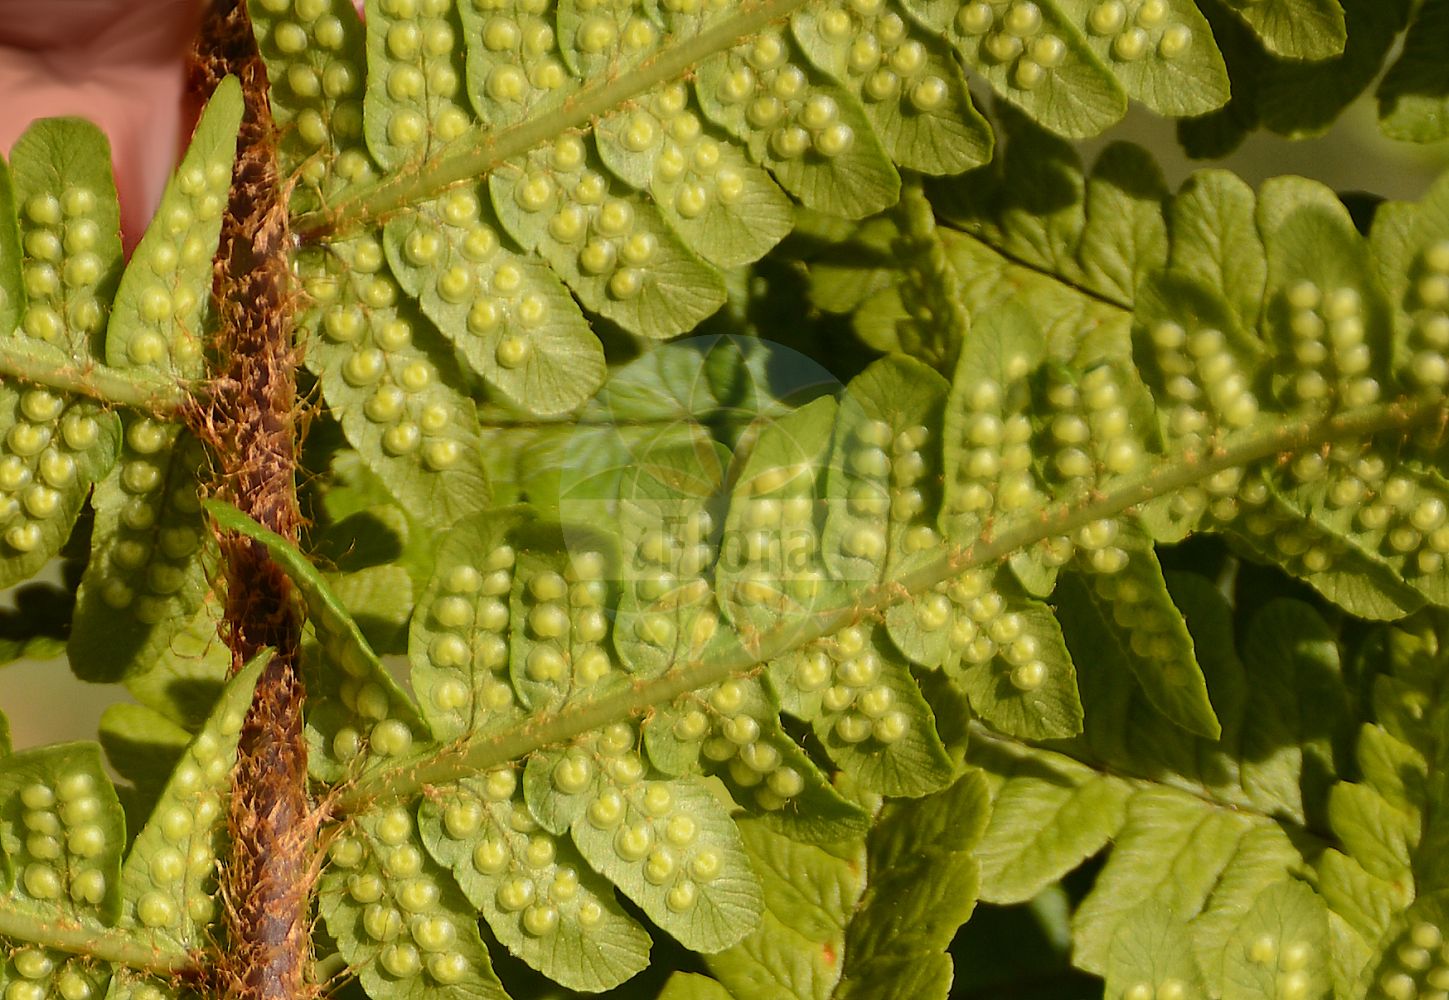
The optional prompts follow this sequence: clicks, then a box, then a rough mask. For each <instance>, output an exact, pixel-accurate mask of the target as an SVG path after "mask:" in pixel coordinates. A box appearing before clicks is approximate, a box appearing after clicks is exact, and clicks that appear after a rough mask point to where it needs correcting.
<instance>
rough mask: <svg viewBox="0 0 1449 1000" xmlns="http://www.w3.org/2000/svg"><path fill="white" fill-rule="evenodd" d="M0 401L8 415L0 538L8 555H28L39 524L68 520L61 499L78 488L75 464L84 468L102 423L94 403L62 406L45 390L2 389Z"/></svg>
mask: <svg viewBox="0 0 1449 1000" xmlns="http://www.w3.org/2000/svg"><path fill="white" fill-rule="evenodd" d="M0 398H5V399H6V402H8V403H9V404H10V405H9V406H8V407H6V408H7V409H9V410H10V411H11V414H12V416H11V419H10V421H7V422H8V423H10V428H9V430H7V431H6V432H5V452H6V454H5V455H4V457H3V458H0V526H3V528H4V534H3V536H0V537H3V538H4V541H5V545H6V547H7V548H9V549H10V550H11V553H26V552H32V551H35V550H36V549H37V548H38V547H39V546H40V545H41V542H42V540H43V539H44V537H45V530H44V526H45V522H47V521H49V520H50V519H52V518H55V517H56V516H57V515H58V514H64V516H67V517H69V516H73V511H71V510H65V509H64V508H66V507H67V506H68V504H67V503H66V494H67V493H71V492H74V489H75V487H76V486H77V485H78V483H79V480H80V475H79V471H78V470H79V465H80V464H81V463H86V464H90V461H91V456H90V453H91V452H92V450H93V449H95V448H96V447H97V445H98V444H101V443H102V437H103V435H102V427H101V423H100V421H102V420H103V419H105V418H104V417H102V415H101V414H100V412H99V410H98V408H97V407H96V406H95V405H94V404H91V403H87V402H84V401H80V402H74V403H70V404H69V405H67V401H66V400H65V399H64V398H63V397H61V396H58V395H56V394H55V393H53V392H49V391H48V390H45V389H26V390H23V391H21V392H19V393H16V392H14V391H12V390H9V389H5V390H0ZM66 527H67V525H59V526H58V527H57V530H58V531H61V532H64V531H65V529H66Z"/></svg>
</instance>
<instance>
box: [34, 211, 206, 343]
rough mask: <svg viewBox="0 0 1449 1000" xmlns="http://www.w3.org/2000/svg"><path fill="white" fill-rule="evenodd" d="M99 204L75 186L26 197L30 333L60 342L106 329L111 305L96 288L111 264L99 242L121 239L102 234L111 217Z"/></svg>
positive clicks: (111, 234)
mask: <svg viewBox="0 0 1449 1000" xmlns="http://www.w3.org/2000/svg"><path fill="white" fill-rule="evenodd" d="M99 208H100V202H99V200H98V199H97V198H96V195H95V193H94V192H93V191H91V190H90V189H89V188H87V187H82V186H80V185H74V184H72V185H66V186H65V187H64V188H62V189H61V190H60V191H59V197H57V196H56V194H54V193H51V192H49V191H46V192H43V193H38V194H35V195H32V196H31V197H30V198H28V199H27V200H26V202H25V206H24V210H23V211H22V212H20V213H19V220H20V228H21V246H22V252H23V253H24V257H25V267H24V272H23V280H24V287H25V294H26V297H27V299H28V300H29V302H28V304H27V308H26V310H25V314H24V318H23V319H22V320H21V323H20V329H21V331H22V332H24V333H25V334H26V335H27V336H30V337H33V338H35V339H36V340H41V341H44V342H46V343H49V344H56V345H58V346H60V345H64V344H65V343H66V342H67V341H68V340H69V339H70V338H72V337H77V338H79V339H81V340H82V341H85V340H87V339H93V338H95V337H97V336H99V335H100V333H101V331H102V330H103V329H104V328H105V324H106V303H103V302H102V301H101V300H100V299H98V298H97V293H98V291H99V289H98V287H97V286H98V285H99V284H100V283H101V281H102V280H103V279H106V278H107V277H109V276H108V275H107V273H106V272H107V271H108V270H109V268H110V265H111V263H112V262H111V261H108V260H105V259H104V258H103V257H102V256H101V253H99V252H97V251H102V252H104V251H105V250H106V249H107V248H105V247H102V246H100V244H101V243H102V240H103V239H106V237H108V242H109V243H114V242H115V239H116V238H115V234H114V232H111V233H109V234H105V236H103V233H104V232H105V231H104V230H103V229H102V226H103V225H104V224H105V223H106V222H107V220H106V219H105V218H104V216H102V215H101V214H100V211H99ZM208 256H209V254H208ZM166 311H167V312H169V310H166Z"/></svg>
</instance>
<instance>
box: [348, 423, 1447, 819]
mask: <svg viewBox="0 0 1449 1000" xmlns="http://www.w3.org/2000/svg"><path fill="white" fill-rule="evenodd" d="M1445 420H1449V409H1446V406H1445V401H1444V400H1442V399H1434V400H1431V401H1421V402H1414V401H1399V402H1395V403H1387V404H1381V405H1377V406H1370V407H1362V408H1360V409H1356V410H1351V411H1348V412H1345V413H1341V414H1338V415H1335V416H1330V417H1325V418H1322V419H1317V420H1309V421H1296V422H1294V421H1289V420H1287V419H1285V421H1284V422H1283V423H1280V424H1278V425H1276V426H1275V427H1273V429H1272V430H1270V431H1268V432H1267V433H1264V434H1257V435H1253V436H1251V437H1243V438H1241V439H1239V440H1236V441H1230V442H1228V443H1226V444H1225V445H1223V446H1222V447H1219V448H1217V449H1215V450H1213V451H1211V452H1209V453H1207V454H1204V455H1192V454H1189V455H1184V456H1177V457H1174V459H1173V460H1171V461H1163V462H1159V463H1157V465H1156V466H1155V467H1154V468H1151V469H1149V470H1146V471H1144V472H1141V473H1138V474H1136V475H1133V476H1128V477H1123V479H1122V480H1121V481H1120V482H1119V483H1117V484H1116V485H1115V486H1114V487H1113V488H1112V489H1111V491H1110V492H1106V493H1097V494H1092V495H1089V496H1087V497H1085V498H1082V499H1079V500H1075V501H1065V502H1061V503H1057V504H1054V505H1049V506H1047V507H1046V508H1044V509H1042V510H1039V511H1034V512H1031V513H1030V514H1028V515H1025V516H1020V517H1017V518H1014V519H1013V520H1012V521H1011V522H1010V523H1008V524H1006V525H1003V526H1001V527H1000V528H999V529H998V530H995V531H987V532H984V533H983V534H982V535H981V537H979V538H977V539H976V540H975V541H973V542H972V543H970V544H968V545H964V546H963V545H953V546H949V547H947V548H946V550H945V552H944V553H943V554H942V555H941V556H940V557H939V558H937V559H935V560H933V561H932V562H931V563H929V564H927V565H926V566H923V567H922V568H920V569H918V570H915V571H914V572H911V573H908V574H906V575H905V576H902V577H898V578H896V579H893V580H890V581H887V582H884V583H880V584H877V585H875V586H873V587H871V588H869V589H867V590H866V591H864V592H863V594H862V595H861V597H860V599H859V600H858V601H857V602H856V603H855V604H852V605H848V606H846V607H842V608H836V609H832V610H830V611H825V612H820V613H817V614H814V615H812V616H809V617H808V618H806V619H805V620H803V621H802V620H792V621H788V622H785V623H782V624H781V625H780V626H778V627H776V628H774V629H771V630H770V631H768V632H766V633H763V634H762V635H761V636H759V637H758V638H757V639H756V640H755V641H754V642H751V643H749V644H743V643H742V644H741V645H738V646H735V647H733V648H731V649H729V650H727V651H725V652H724V653H722V654H719V655H717V656H715V657H713V658H711V659H706V660H696V661H692V662H689V663H684V664H681V665H679V666H675V667H673V668H671V669H670V670H668V671H666V672H665V673H663V674H661V675H659V676H658V677H654V678H650V679H648V680H642V679H641V680H637V681H635V682H633V683H632V684H630V685H629V686H628V687H627V688H624V689H622V690H616V691H614V692H611V693H610V694H607V695H601V696H599V697H597V698H592V699H583V700H581V701H578V702H575V703H571V704H569V705H567V706H565V707H564V708H561V709H559V710H558V711H556V712H551V713H544V714H539V715H535V716H531V717H529V718H527V719H524V720H522V721H520V722H518V723H517V724H515V725H512V726H509V727H508V728H506V729H503V730H500V731H498V732H496V733H492V734H485V735H479V736H472V737H465V738H463V739H461V740H459V741H458V742H456V743H453V744H450V745H449V746H447V747H444V748H443V749H442V750H441V751H440V750H439V749H438V748H436V747H433V748H431V749H424V750H420V751H418V752H416V753H415V754H413V755H412V756H410V757H407V758H404V759H403V760H401V761H399V762H398V763H397V764H396V765H394V766H392V767H390V768H387V769H380V770H377V771H374V772H372V773H371V774H367V775H363V776H361V777H359V778H358V779H357V780H356V782H355V783H354V784H353V785H352V786H351V787H350V788H349V789H348V790H347V791H346V792H345V793H343V794H342V795H340V796H339V797H338V800H337V811H338V812H340V813H349V812H356V811H358V810H361V809H365V808H368V807H370V806H371V805H372V804H374V803H375V802H377V801H381V800H393V799H400V798H406V797H409V796H411V795H415V794H416V793H418V792H419V791H421V790H422V789H423V788H424V787H425V786H428V785H441V784H447V783H450V782H454V781H457V780H458V779H460V778H463V777H466V776H467V775H469V774H474V773H477V772H479V771H483V770H487V769H488V768H490V767H494V766H496V765H498V764H502V763H505V762H507V761H511V760H517V759H519V758H521V757H523V756H525V755H527V754H529V753H531V752H532V751H534V750H537V749H539V748H541V747H545V746H550V745H553V744H558V743H562V742H564V741H566V740H569V739H571V738H573V737H575V736H578V735H580V734H582V733H586V732H589V731H590V730H593V729H597V728H599V727H601V726H604V725H606V724H608V723H610V722H613V721H616V720H618V719H624V718H630V717H632V716H635V715H638V714H639V713H641V712H644V711H645V710H647V709H648V708H650V707H652V706H655V705H663V704H667V703H669V702H671V701H673V700H674V699H675V698H677V697H679V696H680V695H682V694H685V693H686V692H689V691H694V690H697V689H699V688H702V687H707V686H708V685H710V684H717V683H719V682H720V681H722V680H725V679H726V678H728V677H730V676H733V675H740V674H744V673H748V672H749V671H750V670H753V669H755V668H756V667H757V666H758V665H759V664H762V663H765V662H768V661H769V660H772V659H775V658H776V657H779V656H782V655H784V654H785V653H788V652H790V651H791V650H793V649H796V648H798V647H800V646H803V645H804V644H805V643H807V642H811V641H813V640H815V639H819V638H822V637H824V636H827V635H830V634H832V633H834V632H837V631H839V630H840V629H841V628H844V627H845V626H846V625H849V624H850V623H852V622H855V621H859V620H861V619H864V618H870V617H877V616H879V615H880V614H882V613H883V612H884V611H885V609H886V608H888V607H890V606H891V605H893V604H896V603H899V602H900V601H903V600H906V599H908V598H909V597H911V596H912V595H913V594H919V593H922V592H924V591H926V590H928V589H930V588H931V587H934V586H935V585H936V584H938V583H942V582H944V581H946V580H949V579H951V578H953V577H955V576H958V575H960V574H961V573H963V572H965V571H966V570H969V569H973V568H975V567H980V566H990V565H992V564H995V563H997V562H999V561H1000V560H1002V559H1004V558H1006V557H1007V556H1010V555H1011V554H1012V553H1014V552H1017V551H1020V550H1022V549H1024V548H1026V547H1028V546H1030V545H1032V544H1034V543H1036V542H1039V541H1041V540H1042V539H1044V538H1047V537H1049V536H1053V535H1064V534H1070V533H1071V532H1072V531H1074V530H1075V529H1077V528H1080V527H1081V526H1083V525H1085V524H1088V523H1090V522H1092V521H1097V520H1100V519H1102V518H1108V517H1113V516H1116V515H1118V514H1121V513H1122V512H1123V511H1125V510H1127V509H1128V508H1131V507H1135V506H1138V505H1140V504H1144V503H1147V502H1148V501H1150V500H1154V499H1156V498H1157V497H1161V496H1165V495H1168V494H1171V493H1175V492H1177V491H1178V490H1181V489H1183V488H1184V487H1187V486H1191V485H1193V484H1195V483H1197V482H1200V481H1202V480H1204V479H1206V478H1207V477H1209V476H1211V475H1213V474H1214V473H1217V472H1221V471H1223V470H1224V469H1230V468H1241V467H1245V466H1248V465H1251V464H1253V463H1255V462H1261V461H1263V460H1265V459H1270V458H1273V457H1274V456H1276V455H1282V454H1285V453H1287V454H1293V453H1298V452H1301V451H1303V450H1305V449H1308V448H1316V447H1319V446H1321V445H1323V444H1326V443H1328V442H1331V441H1336V440H1340V439H1363V438H1367V437H1370V436H1372V435H1374V434H1376V433H1379V432H1382V431H1386V430H1407V429H1409V428H1412V427H1416V426H1420V425H1423V424H1427V423H1432V422H1435V421H1445Z"/></svg>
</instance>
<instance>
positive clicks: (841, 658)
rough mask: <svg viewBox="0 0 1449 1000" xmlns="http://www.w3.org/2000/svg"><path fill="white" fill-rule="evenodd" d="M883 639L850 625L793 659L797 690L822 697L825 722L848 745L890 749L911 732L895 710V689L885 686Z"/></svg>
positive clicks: (907, 721) (902, 714)
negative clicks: (866, 744) (873, 744)
mask: <svg viewBox="0 0 1449 1000" xmlns="http://www.w3.org/2000/svg"><path fill="white" fill-rule="evenodd" d="M882 639H883V637H882ZM879 641H880V640H878V639H877V638H876V637H875V636H874V635H872V633H871V630H870V629H868V628H865V627H862V626H858V625H854V626H849V627H847V628H844V629H841V630H840V631H839V632H837V633H836V634H835V635H834V636H832V637H831V638H829V639H824V640H821V641H819V642H817V643H815V644H813V645H811V646H809V647H807V648H806V649H805V650H803V651H802V652H801V654H800V655H799V656H798V657H796V658H795V660H794V669H793V677H792V680H793V684H794V686H795V688H796V689H798V690H799V691H800V692H802V693H805V694H814V695H816V696H817V697H818V698H819V700H820V715H821V718H822V719H823V720H824V722H825V723H826V724H827V725H828V727H829V728H830V729H831V731H832V732H833V733H834V735H835V736H836V737H837V738H839V739H840V740H841V741H842V742H844V743H850V744H858V743H864V742H865V741H867V740H873V741H875V742H876V743H877V744H880V745H882V746H888V745H890V744H892V743H896V742H899V741H900V740H901V739H902V738H903V737H905V736H906V734H907V733H908V732H909V731H910V726H911V720H910V716H908V715H907V714H906V713H905V712H902V711H900V709H899V708H897V707H896V704H895V701H896V693H895V691H894V690H893V689H892V688H891V687H890V686H889V685H886V684H883V683H881V679H882V664H881V651H880V649H879V648H878V645H877V643H878V642H879Z"/></svg>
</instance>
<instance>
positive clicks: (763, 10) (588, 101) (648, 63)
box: [292, 0, 805, 242]
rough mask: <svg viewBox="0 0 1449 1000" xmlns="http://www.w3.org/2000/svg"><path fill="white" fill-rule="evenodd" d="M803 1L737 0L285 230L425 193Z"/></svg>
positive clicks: (353, 223)
mask: <svg viewBox="0 0 1449 1000" xmlns="http://www.w3.org/2000/svg"><path fill="white" fill-rule="evenodd" d="M804 3H805V0H742V2H740V3H739V4H738V5H737V9H736V10H735V11H734V12H732V13H731V14H730V15H729V16H727V17H724V18H721V19H720V20H719V21H717V22H716V23H715V24H713V25H711V26H710V27H708V28H706V29H705V30H704V31H701V32H699V33H698V34H694V35H690V36H688V37H686V38H684V39H683V40H681V41H680V42H678V43H677V44H675V45H665V46H663V47H661V48H660V49H659V50H658V51H657V52H656V53H655V54H654V55H653V56H651V57H650V58H648V59H646V60H644V61H643V62H641V63H640V64H639V65H638V66H635V67H634V68H633V69H630V70H626V71H624V72H622V73H619V74H617V75H608V76H602V77H599V78H598V80H597V81H594V82H588V83H582V84H581V85H579V86H578V87H577V89H575V90H574V91H573V92H572V93H571V94H568V95H561V96H560V97H559V98H558V100H559V104H558V106H557V107H555V108H553V109H552V110H551V111H549V112H548V113H546V114H530V115H529V116H528V117H527V118H526V119H524V120H523V121H521V122H519V123H517V124H515V125H508V126H505V127H503V128H499V129H490V128H487V127H485V126H475V127H474V128H472V129H470V130H469V131H468V132H466V133H464V134H463V135H462V136H461V137H460V138H458V139H456V140H454V141H453V142H452V143H451V144H450V148H452V149H454V150H456V152H453V153H446V152H445V153H443V154H442V155H440V156H437V157H435V158H433V159H430V160H428V161H426V162H424V163H421V164H419V165H418V166H417V167H416V168H415V169H407V170H400V171H395V172H393V174H392V175H391V176H389V177H387V178H384V179H382V180H379V181H375V182H373V183H372V184H365V185H362V186H360V187H358V188H357V189H356V190H354V191H350V192H349V193H347V194H346V195H344V196H343V197H342V198H340V199H339V200H338V201H337V202H336V203H335V204H334V205H332V206H330V207H329V208H326V209H321V210H317V211H313V212H306V213H304V214H302V215H300V216H298V217H297V218H295V219H293V220H292V232H294V233H297V234H298V235H299V236H300V237H301V239H302V240H303V241H304V242H312V241H315V240H317V239H319V238H321V237H323V236H327V235H332V234H334V233H336V232H338V231H341V230H344V229H351V228H355V227H359V226H362V225H365V224H366V223H368V222H371V221H373V220H375V219H378V218H382V217H385V216H387V215H390V214H392V213H394V212H396V211H398V210H399V209H402V208H404V207H406V206H408V205H412V204H416V203H418V202H421V201H425V200H427V199H429V198H433V197H435V196H436V195H437V194H438V193H439V192H441V191H442V190H443V189H445V188H447V187H448V186H449V185H452V184H457V183H460V182H462V181H476V180H477V179H478V178H480V177H484V176H486V175H487V174H488V173H490V172H491V171H492V170H494V169H495V168H496V167H498V166H499V165H500V164H502V163H504V162H506V161H507V160H510V159H512V158H513V157H516V156H520V155H522V154H524V153H526V152H528V151H529V150H530V149H534V148H535V147H537V146H539V145H541V144H543V143H545V142H550V141H552V140H553V139H555V138H557V137H558V136H560V135H562V134H564V133H565V132H568V131H569V130H570V129H577V128H585V127H587V126H588V125H589V124H590V123H591V122H593V121H594V120H596V119H598V118H601V117H604V116H605V115H608V114H609V113H611V112H614V111H617V110H618V109H619V108H620V107H622V106H623V105H624V104H626V103H627V102H628V101H630V100H634V99H637V98H638V97H639V96H640V95H641V94H647V93H649V92H650V91H651V90H653V89H654V88H656V87H658V86H659V85H661V84H664V83H667V82H669V81H671V80H677V79H679V78H681V77H683V76H684V75H685V74H686V73H688V71H689V70H690V69H692V68H693V67H694V66H695V65H697V64H698V63H700V62H702V61H703V60H705V59H707V58H708V57H710V56H712V55H715V54H716V53H720V52H724V51H727V50H728V49H730V48H731V47H733V46H734V45H736V44H738V43H739V41H740V40H741V39H744V38H746V37H748V36H750V35H753V34H755V33H756V32H758V31H760V30H761V29H763V28H764V27H765V26H766V25H768V24H770V23H771V22H773V21H778V20H780V19H782V18H784V17H786V16H787V15H789V14H790V13H791V12H792V11H794V10H795V9H796V8H797V7H800V6H801V5H803V4H804Z"/></svg>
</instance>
